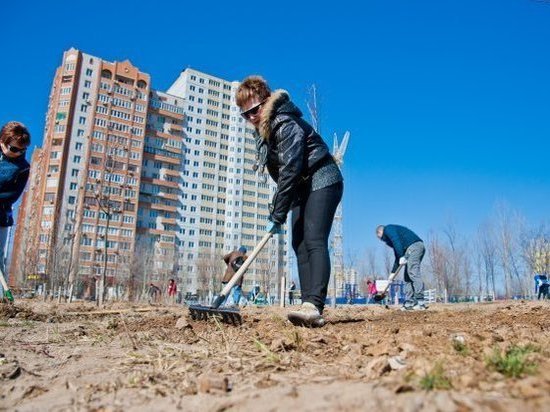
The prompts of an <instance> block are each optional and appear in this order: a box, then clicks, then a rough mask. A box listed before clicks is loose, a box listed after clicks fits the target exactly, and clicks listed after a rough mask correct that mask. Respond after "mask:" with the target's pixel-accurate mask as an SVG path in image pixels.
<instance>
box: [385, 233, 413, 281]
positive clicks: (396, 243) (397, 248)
mask: <svg viewBox="0 0 550 412" xmlns="http://www.w3.org/2000/svg"><path fill="white" fill-rule="evenodd" d="M382 240H383V241H384V242H385V243H386V245H388V246H389V247H391V248H392V249H393V253H394V254H395V262H394V263H393V269H392V272H395V271H396V270H397V268H398V267H399V259H400V258H402V257H403V256H405V252H406V251H407V248H408V247H409V246H410V245H412V244H413V243H416V242H422V239H420V238H419V237H418V235H417V234H416V233H414V232H413V231H412V230H410V229H407V228H406V227H405V226H399V225H387V226H384V233H382Z"/></svg>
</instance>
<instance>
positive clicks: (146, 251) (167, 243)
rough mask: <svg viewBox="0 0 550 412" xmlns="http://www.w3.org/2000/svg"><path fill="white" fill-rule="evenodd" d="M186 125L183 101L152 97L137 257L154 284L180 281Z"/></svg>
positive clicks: (153, 94)
mask: <svg viewBox="0 0 550 412" xmlns="http://www.w3.org/2000/svg"><path fill="white" fill-rule="evenodd" d="M184 122H185V114H184V100H183V99H182V98H179V97H175V96H171V95H168V94H166V93H162V92H159V91H152V92H151V93H150V99H149V111H148V114H147V129H146V135H145V146H144V149H143V163H142V169H141V188H140V197H139V208H138V221H137V231H138V237H137V239H138V240H137V242H138V243H137V245H136V248H135V255H136V257H138V261H140V262H141V264H142V267H143V268H144V270H145V271H146V272H147V273H145V275H146V277H147V278H148V279H150V280H151V281H157V282H158V281H160V282H166V281H167V280H168V279H170V278H178V277H179V276H178V271H179V264H178V256H179V253H178V245H179V240H178V237H177V234H178V233H179V231H180V226H179V224H180V222H181V220H182V211H183V210H182V199H183V192H182V184H183V180H182V176H183V169H182V168H183V151H184V144H183V143H184V131H183V129H184Z"/></svg>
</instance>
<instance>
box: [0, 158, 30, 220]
mask: <svg viewBox="0 0 550 412" xmlns="http://www.w3.org/2000/svg"><path fill="white" fill-rule="evenodd" d="M29 170H30V166H29V163H28V162H27V161H26V160H25V157H24V156H19V157H16V158H15V159H10V158H9V157H6V156H4V154H3V153H2V151H0V227H6V226H12V225H13V212H12V205H13V204H14V203H15V202H16V201H17V199H19V196H21V193H23V190H24V189H25V185H26V184H27V180H28V179H29Z"/></svg>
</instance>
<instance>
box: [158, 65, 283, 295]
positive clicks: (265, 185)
mask: <svg viewBox="0 0 550 412" xmlns="http://www.w3.org/2000/svg"><path fill="white" fill-rule="evenodd" d="M238 86H239V82H236V81H233V82H230V81H226V80H223V79H220V78H217V77H214V76H211V75H208V74H206V73H202V72H199V71H196V70H193V69H186V70H184V71H183V72H181V74H180V76H179V78H178V79H177V80H176V81H175V82H174V84H173V85H172V86H171V87H170V88H169V89H168V91H167V93H168V94H170V95H174V96H178V97H181V98H183V99H185V102H186V103H185V114H186V125H185V137H184V165H183V172H182V174H183V176H182V193H183V199H182V208H183V210H182V213H181V219H180V222H179V225H180V230H179V233H178V236H179V245H180V253H179V257H180V261H179V268H180V271H181V272H182V273H181V275H180V277H182V278H183V279H185V282H186V283H187V285H186V288H187V290H192V291H195V290H197V291H201V290H206V289H208V288H209V287H211V286H212V283H214V282H215V277H218V278H219V277H220V276H221V275H222V274H223V271H224V270H225V264H224V263H223V261H222V257H223V255H224V254H226V253H229V252H230V251H232V250H234V249H237V248H239V247H240V246H245V247H246V248H247V249H248V251H249V252H251V251H252V249H253V248H254V247H255V245H256V244H257V243H258V242H259V240H260V239H261V238H262V237H263V236H264V234H265V231H266V224H267V218H268V215H269V212H268V204H269V202H270V201H271V198H272V196H273V193H274V190H275V185H274V183H273V182H272V181H271V179H270V178H267V180H266V179H262V176H258V173H257V172H255V171H254V170H253V165H254V164H255V162H256V145H255V141H254V138H253V129H252V128H251V127H250V126H249V125H247V124H246V122H245V121H244V119H243V118H242V117H241V116H240V114H239V113H240V110H239V108H238V107H237V105H236V103H235V93H236V90H237V88H238ZM288 251H289V242H288V234H287V232H286V231H285V233H284V234H281V235H276V236H274V237H273V238H272V239H271V240H270V242H269V243H268V245H267V246H266V248H265V249H264V250H263V251H262V253H261V254H260V255H259V256H258V258H257V259H256V260H255V262H254V264H253V265H252V266H251V268H250V269H249V270H248V272H247V274H246V275H245V281H244V284H243V286H244V289H245V290H250V289H251V288H252V287H253V286H260V288H262V289H264V290H265V291H266V292H269V293H270V294H272V295H274V294H276V293H277V288H278V285H279V284H280V282H279V279H280V277H281V276H283V275H285V276H286V275H287V274H288V273H289V270H288V253H289V252H288Z"/></svg>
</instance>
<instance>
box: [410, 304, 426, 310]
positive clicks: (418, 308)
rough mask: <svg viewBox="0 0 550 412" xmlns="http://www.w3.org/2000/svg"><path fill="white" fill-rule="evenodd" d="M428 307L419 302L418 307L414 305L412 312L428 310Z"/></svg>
mask: <svg viewBox="0 0 550 412" xmlns="http://www.w3.org/2000/svg"><path fill="white" fill-rule="evenodd" d="M426 309H428V307H427V306H426V305H425V304H424V303H423V302H422V303H421V302H418V303H417V304H416V305H414V306H413V307H412V308H411V310H426Z"/></svg>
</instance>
